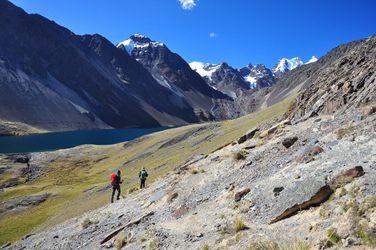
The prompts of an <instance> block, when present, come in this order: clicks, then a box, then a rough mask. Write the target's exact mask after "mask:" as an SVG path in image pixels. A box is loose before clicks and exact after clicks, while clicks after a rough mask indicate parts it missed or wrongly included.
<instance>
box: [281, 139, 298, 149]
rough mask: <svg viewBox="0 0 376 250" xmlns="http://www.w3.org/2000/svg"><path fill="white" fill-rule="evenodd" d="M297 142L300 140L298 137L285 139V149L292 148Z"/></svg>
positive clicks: (283, 142) (283, 143)
mask: <svg viewBox="0 0 376 250" xmlns="http://www.w3.org/2000/svg"><path fill="white" fill-rule="evenodd" d="M297 140H298V137H297V136H294V137H289V138H285V139H284V140H283V141H282V145H283V146H284V147H285V148H289V147H291V146H292V145H293V144H294V143H295V142H296V141H297Z"/></svg>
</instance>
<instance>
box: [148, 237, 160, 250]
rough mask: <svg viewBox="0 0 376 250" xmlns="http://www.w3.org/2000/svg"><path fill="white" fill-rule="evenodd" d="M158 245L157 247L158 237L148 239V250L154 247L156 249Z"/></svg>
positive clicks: (153, 249) (152, 249)
mask: <svg viewBox="0 0 376 250" xmlns="http://www.w3.org/2000/svg"><path fill="white" fill-rule="evenodd" d="M158 247H159V241H158V239H153V240H151V241H150V243H149V248H148V249H149V250H156V249H158Z"/></svg>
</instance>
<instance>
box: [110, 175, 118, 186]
mask: <svg viewBox="0 0 376 250" xmlns="http://www.w3.org/2000/svg"><path fill="white" fill-rule="evenodd" d="M117 179H118V176H117V174H115V173H112V174H111V184H112V185H116V184H118V183H117Z"/></svg>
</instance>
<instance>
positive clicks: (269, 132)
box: [259, 119, 291, 138]
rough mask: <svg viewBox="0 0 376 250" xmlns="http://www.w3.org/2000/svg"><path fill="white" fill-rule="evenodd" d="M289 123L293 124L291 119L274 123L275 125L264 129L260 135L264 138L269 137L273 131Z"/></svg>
mask: <svg viewBox="0 0 376 250" xmlns="http://www.w3.org/2000/svg"><path fill="white" fill-rule="evenodd" d="M287 125H291V121H290V120H288V119H287V120H283V121H282V122H280V123H278V124H276V125H274V126H273V127H271V128H269V129H267V130H264V131H262V132H261V133H260V135H259V137H260V138H264V137H267V136H268V135H271V134H273V133H275V132H276V131H277V130H278V129H279V128H284V127H285V126H287Z"/></svg>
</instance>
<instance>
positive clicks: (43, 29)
mask: <svg viewBox="0 0 376 250" xmlns="http://www.w3.org/2000/svg"><path fill="white" fill-rule="evenodd" d="M0 5H1V6H0V7H1V8H0V21H1V23H2V24H5V25H3V26H2V29H1V31H0V58H1V60H0V83H1V86H2V89H3V90H4V91H2V92H1V93H0V95H1V98H0V102H1V103H0V104H1V106H2V109H1V110H0V119H2V120H6V121H12V122H21V123H25V124H28V125H31V126H35V127H38V128H41V129H46V130H53V131H56V130H68V129H84V128H85V129H89V128H108V127H115V128H122V127H133V126H138V127H146V126H149V127H150V126H159V125H169V124H186V123H189V122H197V121H198V120H199V119H198V118H197V116H196V114H195V113H194V112H193V109H192V107H191V106H190V105H189V104H188V103H187V102H186V101H185V100H183V99H182V98H181V97H179V96H178V95H176V94H175V93H174V92H172V91H171V90H168V89H166V88H162V87H161V86H160V84H158V83H157V82H156V81H155V80H154V79H153V78H152V77H151V76H150V74H149V72H148V71H146V70H145V69H144V68H143V67H142V66H141V65H139V64H138V63H137V62H136V61H135V60H134V59H132V58H131V57H130V56H129V55H128V54H127V53H123V52H121V51H119V50H117V49H116V47H115V46H113V45H112V44H111V43H110V42H108V41H107V40H106V39H105V38H103V37H101V36H99V35H94V36H89V35H87V36H83V37H81V36H77V35H75V34H73V33H72V32H70V31H69V30H67V29H65V28H63V27H61V26H59V25H57V24H55V23H54V22H52V21H49V20H47V19H45V18H43V17H41V16H39V15H29V14H27V13H25V12H24V11H23V10H21V9H20V8H17V7H16V6H14V5H13V4H11V3H10V2H8V1H1V3H0ZM160 96H165V97H167V98H163V99H162V100H158V97H160Z"/></svg>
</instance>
